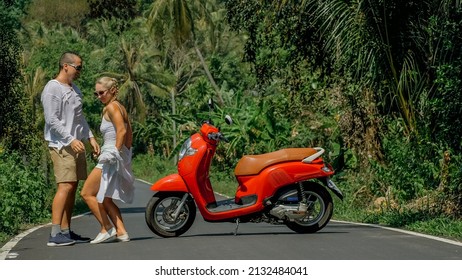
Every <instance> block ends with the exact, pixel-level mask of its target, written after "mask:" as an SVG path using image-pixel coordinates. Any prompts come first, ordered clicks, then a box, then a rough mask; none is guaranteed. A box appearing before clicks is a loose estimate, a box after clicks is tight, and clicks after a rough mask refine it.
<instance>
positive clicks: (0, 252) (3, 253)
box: [0, 179, 152, 261]
mask: <svg viewBox="0 0 462 280" xmlns="http://www.w3.org/2000/svg"><path fill="white" fill-rule="evenodd" d="M135 180H137V181H140V182H142V183H145V184H148V185H151V184H152V183H149V182H147V181H144V180H142V179H135ZM89 214H91V212H86V213H83V214H80V215H77V216H75V217H72V219H77V218H80V217H83V216H85V215H89ZM49 225H51V223H47V224H43V225H38V226H35V227H33V228H31V229H28V230H26V231H24V232H22V233H20V234H18V235H16V236H14V237H13V238H11V239H10V241H8V242H6V243H5V245H3V247H2V248H1V249H0V261H1V260H6V258H7V257H8V254H9V253H10V251H11V249H13V248H14V246H16V244H18V242H19V241H21V239H23V238H24V237H26V236H27V235H28V234H30V233H32V232H34V231H36V230H38V229H40V228H42V227H45V226H49Z"/></svg>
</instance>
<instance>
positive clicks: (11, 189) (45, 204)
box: [0, 151, 53, 235]
mask: <svg viewBox="0 0 462 280" xmlns="http://www.w3.org/2000/svg"><path fill="white" fill-rule="evenodd" d="M0 174H2V175H1V176H0V197H1V200H0V233H1V234H8V235H11V234H15V233H17V232H18V231H19V230H20V229H21V226H22V225H24V224H33V223H38V222H40V221H42V220H43V219H45V218H49V214H50V205H51V192H52V191H53V189H52V188H50V186H49V185H48V184H47V180H46V178H45V175H44V172H39V171H38V170H37V168H34V167H32V166H25V165H24V164H23V159H22V158H21V157H20V156H18V155H17V154H15V153H12V154H7V153H5V152H1V151H0Z"/></svg>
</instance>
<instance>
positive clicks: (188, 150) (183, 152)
mask: <svg viewBox="0 0 462 280" xmlns="http://www.w3.org/2000/svg"><path fill="white" fill-rule="evenodd" d="M196 152H197V149H194V148H193V147H191V137H189V138H188V139H187V140H186V141H184V143H183V145H182V146H181V149H180V154H179V160H182V159H183V158H184V157H185V156H192V155H194V154H195V153H196Z"/></svg>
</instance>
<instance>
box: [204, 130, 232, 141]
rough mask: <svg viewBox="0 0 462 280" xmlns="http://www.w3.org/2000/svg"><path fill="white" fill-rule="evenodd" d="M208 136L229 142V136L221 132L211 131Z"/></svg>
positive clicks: (211, 138)
mask: <svg viewBox="0 0 462 280" xmlns="http://www.w3.org/2000/svg"><path fill="white" fill-rule="evenodd" d="M208 138H209V139H210V140H215V141H225V142H226V143H228V142H229V140H228V138H226V137H225V136H224V135H223V134H222V133H221V132H217V133H209V135H208Z"/></svg>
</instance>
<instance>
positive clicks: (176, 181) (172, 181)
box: [151, 174, 189, 192]
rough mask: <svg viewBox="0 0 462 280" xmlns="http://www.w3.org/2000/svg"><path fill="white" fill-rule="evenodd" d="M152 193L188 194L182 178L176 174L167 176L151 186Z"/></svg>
mask: <svg viewBox="0 0 462 280" xmlns="http://www.w3.org/2000/svg"><path fill="white" fill-rule="evenodd" d="M151 190H152V191H156V192H157V191H164V192H165V191H169V192H172V191H177V192H189V191H188V187H187V186H186V183H185V182H184V180H183V178H181V176H180V175H178V174H172V175H168V176H166V177H164V178H162V179H160V180H159V181H157V182H155V183H154V184H152V186H151Z"/></svg>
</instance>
